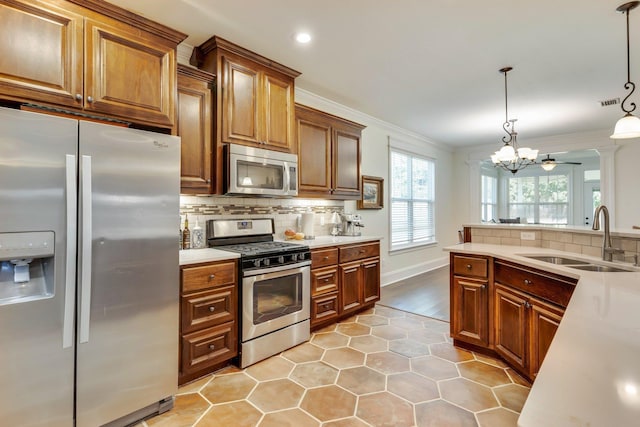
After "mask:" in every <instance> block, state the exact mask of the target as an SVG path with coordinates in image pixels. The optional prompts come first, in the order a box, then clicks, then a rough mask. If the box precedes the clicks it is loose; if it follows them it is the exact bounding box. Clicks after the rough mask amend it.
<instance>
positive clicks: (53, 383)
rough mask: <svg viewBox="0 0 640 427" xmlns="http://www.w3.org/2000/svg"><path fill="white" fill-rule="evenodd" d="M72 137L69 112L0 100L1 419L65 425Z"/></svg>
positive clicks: (71, 284) (69, 383)
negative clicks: (55, 113) (19, 262)
mask: <svg viewBox="0 0 640 427" xmlns="http://www.w3.org/2000/svg"><path fill="white" fill-rule="evenodd" d="M77 137H78V122H77V121H76V120H69V119H65V118H58V117H52V116H47V115H43V114H36V113H28V112H24V111H19V110H13V109H7V108H0V425H3V426H30V427H35V426H42V427H44V426H47V427H49V426H61V427H62V426H64V427H69V426H72V425H73V376H74V372H73V366H74V365H73V364H74V347H75V345H74V340H73V328H74V324H73V316H74V312H73V309H74V304H75V276H74V274H75V227H76V224H75V209H76V205H75V188H74V187H75V181H76V172H75V167H76V163H75V162H76V160H75V159H76V149H77ZM67 203H68V206H67ZM69 236H70V237H69ZM51 244H53V248H52V247H51ZM30 245H31V246H30ZM67 245H69V246H67ZM10 246H11V247H12V249H11V250H9V249H8V248H9V247H10ZM36 247H39V249H38V248H36ZM34 248H35V249H34ZM46 248H49V249H46ZM51 248H52V249H53V251H51ZM9 252H10V253H9ZM52 252H53V254H52ZM67 254H68V255H69V258H68V259H67V258H66V256H67ZM2 255H5V256H2ZM14 257H18V258H24V259H27V260H28V259H32V261H31V262H29V263H28V267H27V268H26V269H25V270H27V269H28V271H29V278H28V279H29V281H28V282H26V281H24V280H25V279H26V277H22V278H20V277H16V275H15V264H13V263H12V262H11V260H10V259H7V258H14ZM67 260H68V261H69V264H68V263H67ZM67 273H68V275H67ZM67 279H68V280H67ZM16 282H17V283H16ZM65 302H66V308H67V310H66V311H65ZM65 313H66V315H65ZM65 319H66V324H65Z"/></svg>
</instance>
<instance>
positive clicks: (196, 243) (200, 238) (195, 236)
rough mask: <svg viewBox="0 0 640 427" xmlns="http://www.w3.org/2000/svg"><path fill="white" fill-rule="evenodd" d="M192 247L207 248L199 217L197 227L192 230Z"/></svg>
mask: <svg viewBox="0 0 640 427" xmlns="http://www.w3.org/2000/svg"><path fill="white" fill-rule="evenodd" d="M191 247H192V248H193V249H202V248H204V247H205V242H204V231H203V230H202V227H200V224H199V223H198V217H196V225H195V226H194V227H193V230H191Z"/></svg>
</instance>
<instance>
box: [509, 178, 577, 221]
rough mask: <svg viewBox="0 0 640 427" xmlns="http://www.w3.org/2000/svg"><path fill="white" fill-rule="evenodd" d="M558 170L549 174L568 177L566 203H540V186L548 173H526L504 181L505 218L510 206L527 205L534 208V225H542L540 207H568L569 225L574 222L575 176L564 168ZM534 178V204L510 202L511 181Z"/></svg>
mask: <svg viewBox="0 0 640 427" xmlns="http://www.w3.org/2000/svg"><path fill="white" fill-rule="evenodd" d="M557 169H558V170H555V171H554V172H555V173H554V172H551V173H548V174H550V175H563V176H566V177H567V193H568V194H567V202H566V203H551V202H541V201H540V192H539V186H540V178H543V177H545V176H546V175H548V174H547V173H525V174H520V175H519V176H505V177H504V180H505V190H506V192H505V201H506V204H505V205H506V206H505V209H506V210H505V212H506V214H505V217H508V216H509V210H510V209H509V208H510V206H512V205H514V206H516V205H518V206H520V205H523V206H524V205H526V206H532V207H533V223H534V224H541V223H540V207H541V206H543V205H566V206H567V224H568V223H570V222H572V214H573V212H572V206H571V205H572V200H573V198H572V195H573V176H572V174H571V173H570V171H568V170H563V169H564V168H560V167H558V168H557ZM531 177H532V178H534V186H535V200H534V201H533V202H527V203H524V202H523V203H511V202H510V201H509V179H511V178H531ZM542 224H543V225H567V224H564V223H542Z"/></svg>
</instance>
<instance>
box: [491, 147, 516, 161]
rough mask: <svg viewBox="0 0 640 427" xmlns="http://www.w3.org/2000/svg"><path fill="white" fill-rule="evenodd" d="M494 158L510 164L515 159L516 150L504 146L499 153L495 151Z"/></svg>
mask: <svg viewBox="0 0 640 427" xmlns="http://www.w3.org/2000/svg"><path fill="white" fill-rule="evenodd" d="M496 156H498V160H499V161H501V162H512V161H514V160H515V159H516V150H514V149H513V147H512V146H511V145H504V146H503V147H502V148H501V149H500V151H496Z"/></svg>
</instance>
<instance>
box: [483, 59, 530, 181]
mask: <svg viewBox="0 0 640 427" xmlns="http://www.w3.org/2000/svg"><path fill="white" fill-rule="evenodd" d="M511 70H513V68H512V67H504V68H501V69H500V72H501V73H503V74H504V123H503V124H502V128H503V129H504V131H505V132H506V133H507V136H503V137H502V142H504V145H503V146H502V148H501V149H500V150H498V151H496V152H495V154H493V155H492V156H491V161H492V162H493V165H494V166H495V167H498V166H499V167H501V168H503V169H504V170H507V171H509V172H511V173H513V174H515V173H516V172H518V171H519V170H520V169H524V168H526V167H527V166H529V165H533V164H535V162H536V157H538V150H532V149H530V148H526V147H522V148H518V141H517V139H518V133H517V132H516V130H515V122H516V120H517V119H511V120H509V109H508V97H507V73H508V72H509V71H511Z"/></svg>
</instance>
